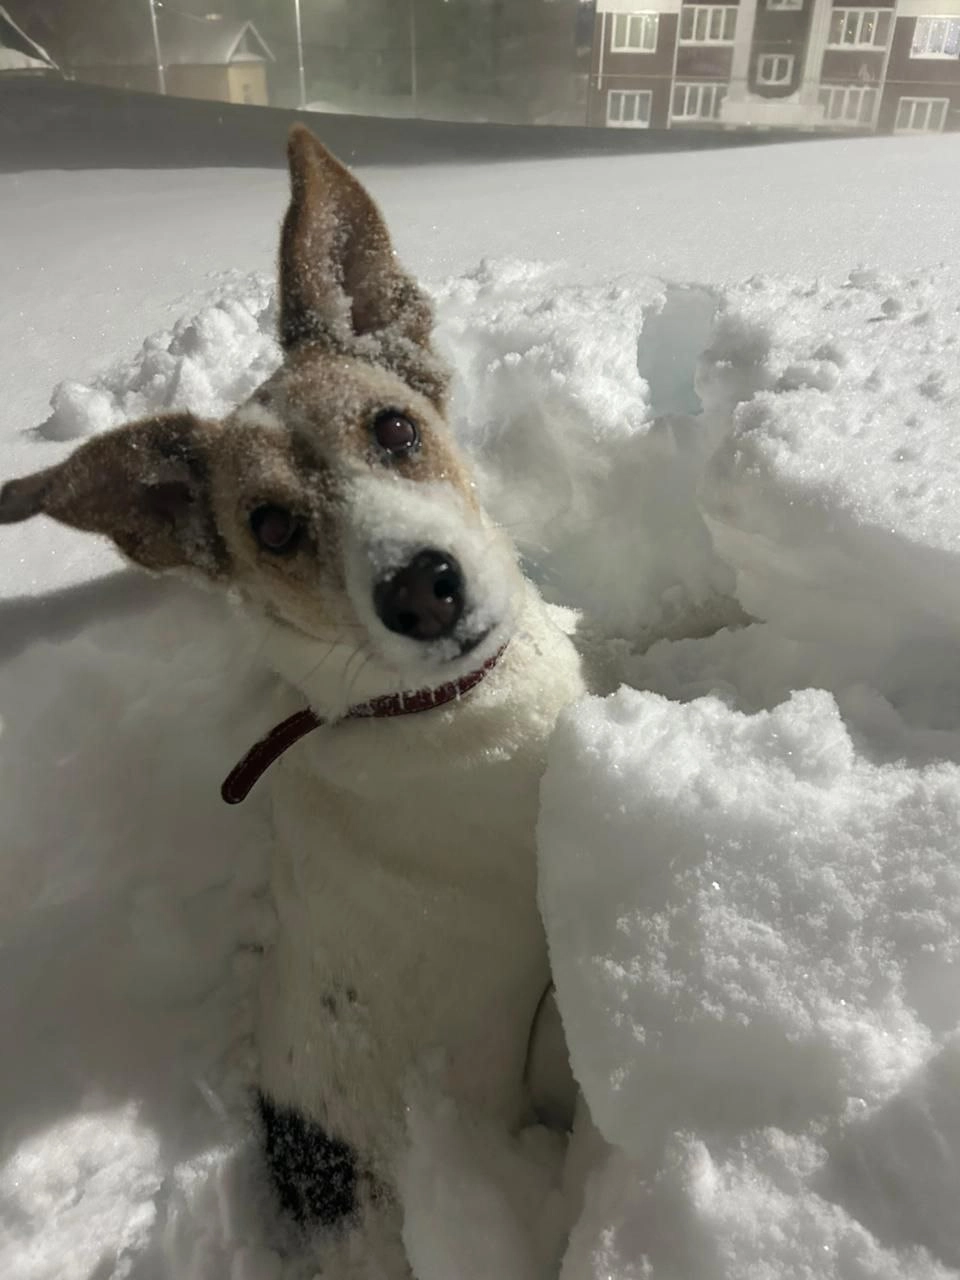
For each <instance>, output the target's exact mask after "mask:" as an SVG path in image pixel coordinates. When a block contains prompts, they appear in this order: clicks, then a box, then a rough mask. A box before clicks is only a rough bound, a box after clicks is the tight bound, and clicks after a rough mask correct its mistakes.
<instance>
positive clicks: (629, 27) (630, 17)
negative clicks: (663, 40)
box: [610, 9, 660, 53]
mask: <svg viewBox="0 0 960 1280" xmlns="http://www.w3.org/2000/svg"><path fill="white" fill-rule="evenodd" d="M611 17H612V18H613V23H612V27H613V30H612V31H611V34H610V52H611V53H656V51H657V41H658V40H659V39H660V14H659V13H654V12H652V11H646V10H639V9H638V10H637V12H636V13H616V14H612V15H611Z"/></svg>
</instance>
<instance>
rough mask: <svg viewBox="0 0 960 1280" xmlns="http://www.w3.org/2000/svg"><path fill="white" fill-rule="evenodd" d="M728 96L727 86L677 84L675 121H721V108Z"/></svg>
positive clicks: (674, 110)
mask: <svg viewBox="0 0 960 1280" xmlns="http://www.w3.org/2000/svg"><path fill="white" fill-rule="evenodd" d="M726 96H727V86H726V85H725V84H675V85H674V86H673V104H672V107H671V112H670V115H671V118H672V119H673V120H719V119H720V106H721V104H722V102H723V100H724V98H725V97H726Z"/></svg>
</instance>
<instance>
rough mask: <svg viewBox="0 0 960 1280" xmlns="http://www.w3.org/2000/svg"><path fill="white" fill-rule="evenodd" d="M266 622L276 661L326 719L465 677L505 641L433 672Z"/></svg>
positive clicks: (267, 646)
mask: <svg viewBox="0 0 960 1280" xmlns="http://www.w3.org/2000/svg"><path fill="white" fill-rule="evenodd" d="M260 625H261V626H262V627H263V629H264V633H265V643H264V653H265V656H266V658H267V660H268V662H269V663H270V665H271V666H272V667H273V669H274V670H275V671H276V672H277V674H278V675H279V676H280V677H281V678H282V679H283V680H284V681H286V683H287V684H288V685H289V686H291V688H292V689H293V690H294V691H295V692H296V693H297V694H299V695H301V696H302V697H303V698H304V699H305V701H306V702H307V704H308V705H309V706H310V707H311V708H312V709H313V710H314V711H315V712H316V713H317V715H318V716H320V717H322V718H324V719H337V718H339V717H341V716H343V715H344V714H345V713H346V712H347V711H348V710H349V709H350V708H351V707H354V706H356V705H357V704H358V703H367V702H370V701H372V700H373V699H375V698H382V697H385V696H388V695H390V694H412V693H417V692H420V691H422V690H425V689H432V688H436V687H439V686H441V685H445V684H448V683H449V682H452V681H457V680H460V679H462V678H464V677H466V676H468V675H470V673H471V672H473V671H476V670H478V669H480V668H481V667H483V665H484V663H485V662H486V661H487V659H488V658H490V657H492V656H493V655H494V654H495V653H496V652H497V650H498V649H499V648H500V647H501V646H502V643H503V641H501V642H499V643H487V644H486V645H484V646H483V651H482V652H480V651H477V652H475V653H471V654H468V655H467V656H465V657H464V658H462V659H460V660H459V661H457V662H451V663H445V664H444V665H443V667H442V668H436V669H434V670H431V671H424V670H413V669H411V670H409V671H400V670H397V669H396V668H393V667H388V666H386V665H385V664H384V663H383V662H382V661H381V660H379V659H378V658H377V657H376V656H375V655H374V654H372V653H371V652H370V651H369V649H366V648H364V647H362V646H361V647H358V646H357V645H355V644H350V643H336V642H335V643H330V642H324V641H320V640H315V639H314V638H313V637H311V636H308V635H305V634H304V633H303V632H300V631H297V630H295V629H294V628H293V627H288V626H286V625H285V624H283V623H280V622H276V621H275V620H273V619H271V618H267V617H265V618H263V619H262V621H261V623H260ZM503 639H504V640H505V639H506V636H504V638H503Z"/></svg>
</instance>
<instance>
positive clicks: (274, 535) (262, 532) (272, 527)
mask: <svg viewBox="0 0 960 1280" xmlns="http://www.w3.org/2000/svg"><path fill="white" fill-rule="evenodd" d="M250 528H251V530H252V531H253V536H254V537H255V538H256V540H257V541H258V542H259V543H260V546H261V547H263V549H264V551H270V552H272V553H273V554H274V555H275V556H279V555H287V554H289V553H290V552H291V551H295V550H296V548H297V544H298V542H299V541H300V534H301V533H302V532H303V525H302V524H301V522H300V519H299V517H298V516H295V515H294V514H293V512H292V511H288V510H287V509H286V507H274V506H269V505H268V506H263V507H257V509H256V510H255V511H253V512H251V514H250Z"/></svg>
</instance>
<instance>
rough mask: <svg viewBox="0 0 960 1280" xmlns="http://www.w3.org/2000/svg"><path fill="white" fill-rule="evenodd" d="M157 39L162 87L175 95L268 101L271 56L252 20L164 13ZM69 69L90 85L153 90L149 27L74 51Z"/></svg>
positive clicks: (154, 75) (254, 102) (154, 79)
mask: <svg viewBox="0 0 960 1280" xmlns="http://www.w3.org/2000/svg"><path fill="white" fill-rule="evenodd" d="M160 13H161V15H162V14H163V10H160ZM159 40H160V56H161V59H162V61H163V68H164V77H165V81H166V91H167V93H168V94H170V95H172V96H173V97H178V98H205V99H207V100H212V101H215V102H245V103H249V104H251V105H253V106H258V107H266V106H268V105H269V103H270V94H269V89H268V84H267V64H268V63H270V62H273V61H274V57H273V54H272V53H271V51H270V48H269V46H268V45H267V42H266V41H265V40H264V39H263V37H262V36H261V35H260V33H259V32H258V31H257V29H256V27H255V26H254V25H253V23H252V22H242V21H235V20H232V19H229V18H225V17H221V16H211V17H205V18H199V17H193V16H191V15H190V14H181V15H170V16H164V17H162V21H161V22H160V24H159ZM70 70H71V71H72V72H73V74H74V75H75V76H76V78H77V79H78V80H86V81H89V82H90V83H92V84H102V85H108V86H110V87H111V88H115V89H142V90H146V91H148V92H154V91H155V90H156V88H157V60H156V52H155V50H154V47H153V43H152V39H151V33H150V29H149V25H148V24H147V23H144V25H143V31H142V33H141V35H140V36H139V37H138V38H136V39H134V40H132V41H130V42H129V43H126V44H123V43H121V44H115V45H113V46H110V45H104V46H101V47H91V48H87V49H84V50H82V51H80V50H78V51H77V52H76V53H74V54H72V55H71V58H70Z"/></svg>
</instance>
